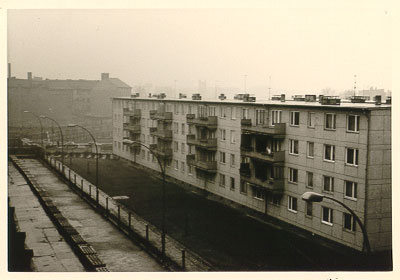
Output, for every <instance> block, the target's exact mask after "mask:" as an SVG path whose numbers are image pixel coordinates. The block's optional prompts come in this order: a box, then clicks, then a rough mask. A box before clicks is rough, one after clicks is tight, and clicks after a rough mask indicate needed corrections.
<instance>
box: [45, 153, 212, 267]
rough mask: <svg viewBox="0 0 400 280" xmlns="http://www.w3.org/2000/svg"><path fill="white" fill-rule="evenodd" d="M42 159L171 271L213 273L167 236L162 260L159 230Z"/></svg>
mask: <svg viewBox="0 0 400 280" xmlns="http://www.w3.org/2000/svg"><path fill="white" fill-rule="evenodd" d="M45 160H46V161H47V162H48V163H49V164H50V166H51V167H53V168H54V169H55V170H56V171H57V172H58V173H59V174H61V175H62V176H63V177H64V178H65V179H66V180H67V181H68V182H69V183H70V185H71V186H72V187H73V188H75V190H78V192H79V193H80V194H81V195H82V196H83V197H84V198H85V199H86V200H87V201H88V202H90V203H91V204H92V205H95V207H96V208H97V210H98V211H99V212H101V213H102V214H103V215H104V216H105V217H106V218H108V219H109V220H110V221H111V222H112V223H114V224H115V225H116V226H118V227H119V228H120V229H121V230H123V231H124V232H125V233H126V234H127V235H128V236H130V237H132V238H135V237H136V238H135V239H137V240H139V241H140V242H141V243H142V244H143V245H144V246H145V247H146V249H147V250H148V251H149V252H150V253H153V254H155V255H156V256H157V257H159V258H161V259H164V261H166V262H168V261H169V262H172V263H171V266H172V267H171V268H172V269H176V270H186V271H210V270H213V269H212V265H211V264H210V263H209V262H207V261H206V260H204V259H202V258H201V257H200V256H198V255H197V254H196V253H194V252H192V251H191V250H188V249H186V248H185V247H184V246H183V245H182V244H180V243H179V242H178V241H176V240H175V239H173V238H172V237H170V236H168V235H166V237H165V258H163V256H162V254H161V246H162V244H161V231H160V230H159V229H158V228H156V227H155V226H153V225H152V224H150V223H149V222H147V221H146V220H144V219H142V218H141V217H139V216H138V215H137V214H136V213H134V212H132V211H130V210H129V209H127V208H126V207H125V206H123V205H122V204H120V203H118V202H117V201H116V200H114V199H113V198H112V197H110V196H109V195H107V194H106V193H104V192H103V191H102V190H101V189H99V188H98V187H97V186H94V185H93V184H91V183H90V182H88V181H87V180H86V179H85V178H83V177H82V176H80V175H79V174H78V173H76V172H75V171H74V170H72V169H71V168H69V167H68V166H66V165H64V166H63V165H62V163H61V162H60V161H59V160H58V159H56V158H55V157H54V156H52V155H47V156H46V157H45ZM174 267H175V268H174Z"/></svg>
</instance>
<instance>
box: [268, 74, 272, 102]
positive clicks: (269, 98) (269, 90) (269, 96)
mask: <svg viewBox="0 0 400 280" xmlns="http://www.w3.org/2000/svg"><path fill="white" fill-rule="evenodd" d="M268 100H271V75H270V76H269V86H268Z"/></svg>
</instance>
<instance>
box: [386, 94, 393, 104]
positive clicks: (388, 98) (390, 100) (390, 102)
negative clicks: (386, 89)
mask: <svg viewBox="0 0 400 280" xmlns="http://www.w3.org/2000/svg"><path fill="white" fill-rule="evenodd" d="M386 104H392V97H391V96H387V97H386Z"/></svg>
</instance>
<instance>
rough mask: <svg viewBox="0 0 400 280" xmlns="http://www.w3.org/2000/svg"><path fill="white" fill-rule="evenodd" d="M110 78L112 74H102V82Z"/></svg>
mask: <svg viewBox="0 0 400 280" xmlns="http://www.w3.org/2000/svg"><path fill="white" fill-rule="evenodd" d="M109 78H110V74H109V73H101V80H102V81H103V80H107V79H109Z"/></svg>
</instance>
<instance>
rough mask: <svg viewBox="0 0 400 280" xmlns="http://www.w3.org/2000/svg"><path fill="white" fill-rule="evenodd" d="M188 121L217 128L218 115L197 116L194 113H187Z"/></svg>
mask: <svg viewBox="0 0 400 280" xmlns="http://www.w3.org/2000/svg"><path fill="white" fill-rule="evenodd" d="M186 122H187V123H188V124H194V125H196V126H205V127H207V128H209V129H216V128H217V126H218V117H216V116H210V117H199V118H196V117H195V115H194V114H187V115H186Z"/></svg>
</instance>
